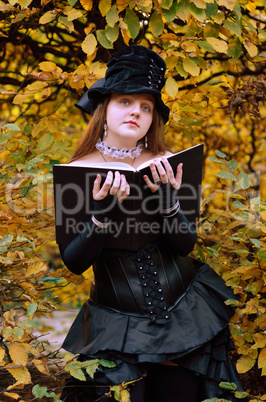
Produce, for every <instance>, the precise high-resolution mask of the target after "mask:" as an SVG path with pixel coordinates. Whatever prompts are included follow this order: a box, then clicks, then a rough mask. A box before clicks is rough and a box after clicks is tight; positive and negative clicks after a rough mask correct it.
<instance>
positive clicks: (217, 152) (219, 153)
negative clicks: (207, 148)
mask: <svg viewBox="0 0 266 402" xmlns="http://www.w3.org/2000/svg"><path fill="white" fill-rule="evenodd" d="M214 152H215V153H216V155H217V156H219V157H220V158H226V154H224V153H223V152H221V151H218V150H216V151H214Z"/></svg>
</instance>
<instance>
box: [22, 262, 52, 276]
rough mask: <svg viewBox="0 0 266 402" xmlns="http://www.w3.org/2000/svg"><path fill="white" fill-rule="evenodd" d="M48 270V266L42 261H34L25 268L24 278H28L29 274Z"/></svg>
mask: <svg viewBox="0 0 266 402" xmlns="http://www.w3.org/2000/svg"><path fill="white" fill-rule="evenodd" d="M48 270H49V267H48V265H47V263H45V262H42V261H37V262H34V263H33V264H31V265H30V266H29V268H28V269H27V274H26V278H28V277H29V276H36V275H39V274H40V273H41V274H42V275H43V274H44V273H46V272H48Z"/></svg>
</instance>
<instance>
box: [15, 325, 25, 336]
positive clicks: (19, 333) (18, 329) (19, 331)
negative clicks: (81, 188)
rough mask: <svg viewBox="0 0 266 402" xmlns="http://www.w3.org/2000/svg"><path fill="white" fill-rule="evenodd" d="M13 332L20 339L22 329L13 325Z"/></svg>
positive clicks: (22, 333)
mask: <svg viewBox="0 0 266 402" xmlns="http://www.w3.org/2000/svg"><path fill="white" fill-rule="evenodd" d="M13 332H14V334H15V335H16V336H17V337H18V339H21V338H22V337H23V335H24V329H23V328H18V327H15V328H14V329H13Z"/></svg>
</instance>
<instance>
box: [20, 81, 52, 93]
mask: <svg viewBox="0 0 266 402" xmlns="http://www.w3.org/2000/svg"><path fill="white" fill-rule="evenodd" d="M47 86H48V84H47V82H42V81H35V82H33V83H32V84H29V85H27V86H26V88H25V92H24V94H25V95H31V94H34V93H36V92H41V91H42V90H43V89H44V88H46V87H47Z"/></svg>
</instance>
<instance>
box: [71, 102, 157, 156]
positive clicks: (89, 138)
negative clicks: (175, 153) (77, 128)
mask: <svg viewBox="0 0 266 402" xmlns="http://www.w3.org/2000/svg"><path fill="white" fill-rule="evenodd" d="M109 101H110V96H107V97H106V98H105V99H104V100H103V101H102V102H100V103H99V104H98V106H97V108H96V109H95V112H94V113H93V116H92V117H91V119H90V121H89V124H88V126H87V128H86V130H85V132H84V134H83V137H82V138H81V141H80V143H79V144H78V146H77V149H76V151H75V152H74V154H73V155H72V157H71V159H70V161H69V162H73V161H75V160H77V159H81V158H83V157H84V156H86V155H88V154H89V153H90V152H92V151H94V149H95V145H96V143H97V141H98V139H99V138H101V137H102V135H103V131H104V128H103V127H104V123H105V121H106V112H107V106H108V103H109ZM147 142H148V147H147V149H148V150H149V151H151V152H152V153H153V154H155V155H157V154H162V153H164V152H165V143H164V129H163V120H162V117H161V115H160V114H159V112H158V111H157V109H156V108H154V110H153V119H152V123H151V126H150V128H149V130H148V132H147Z"/></svg>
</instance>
